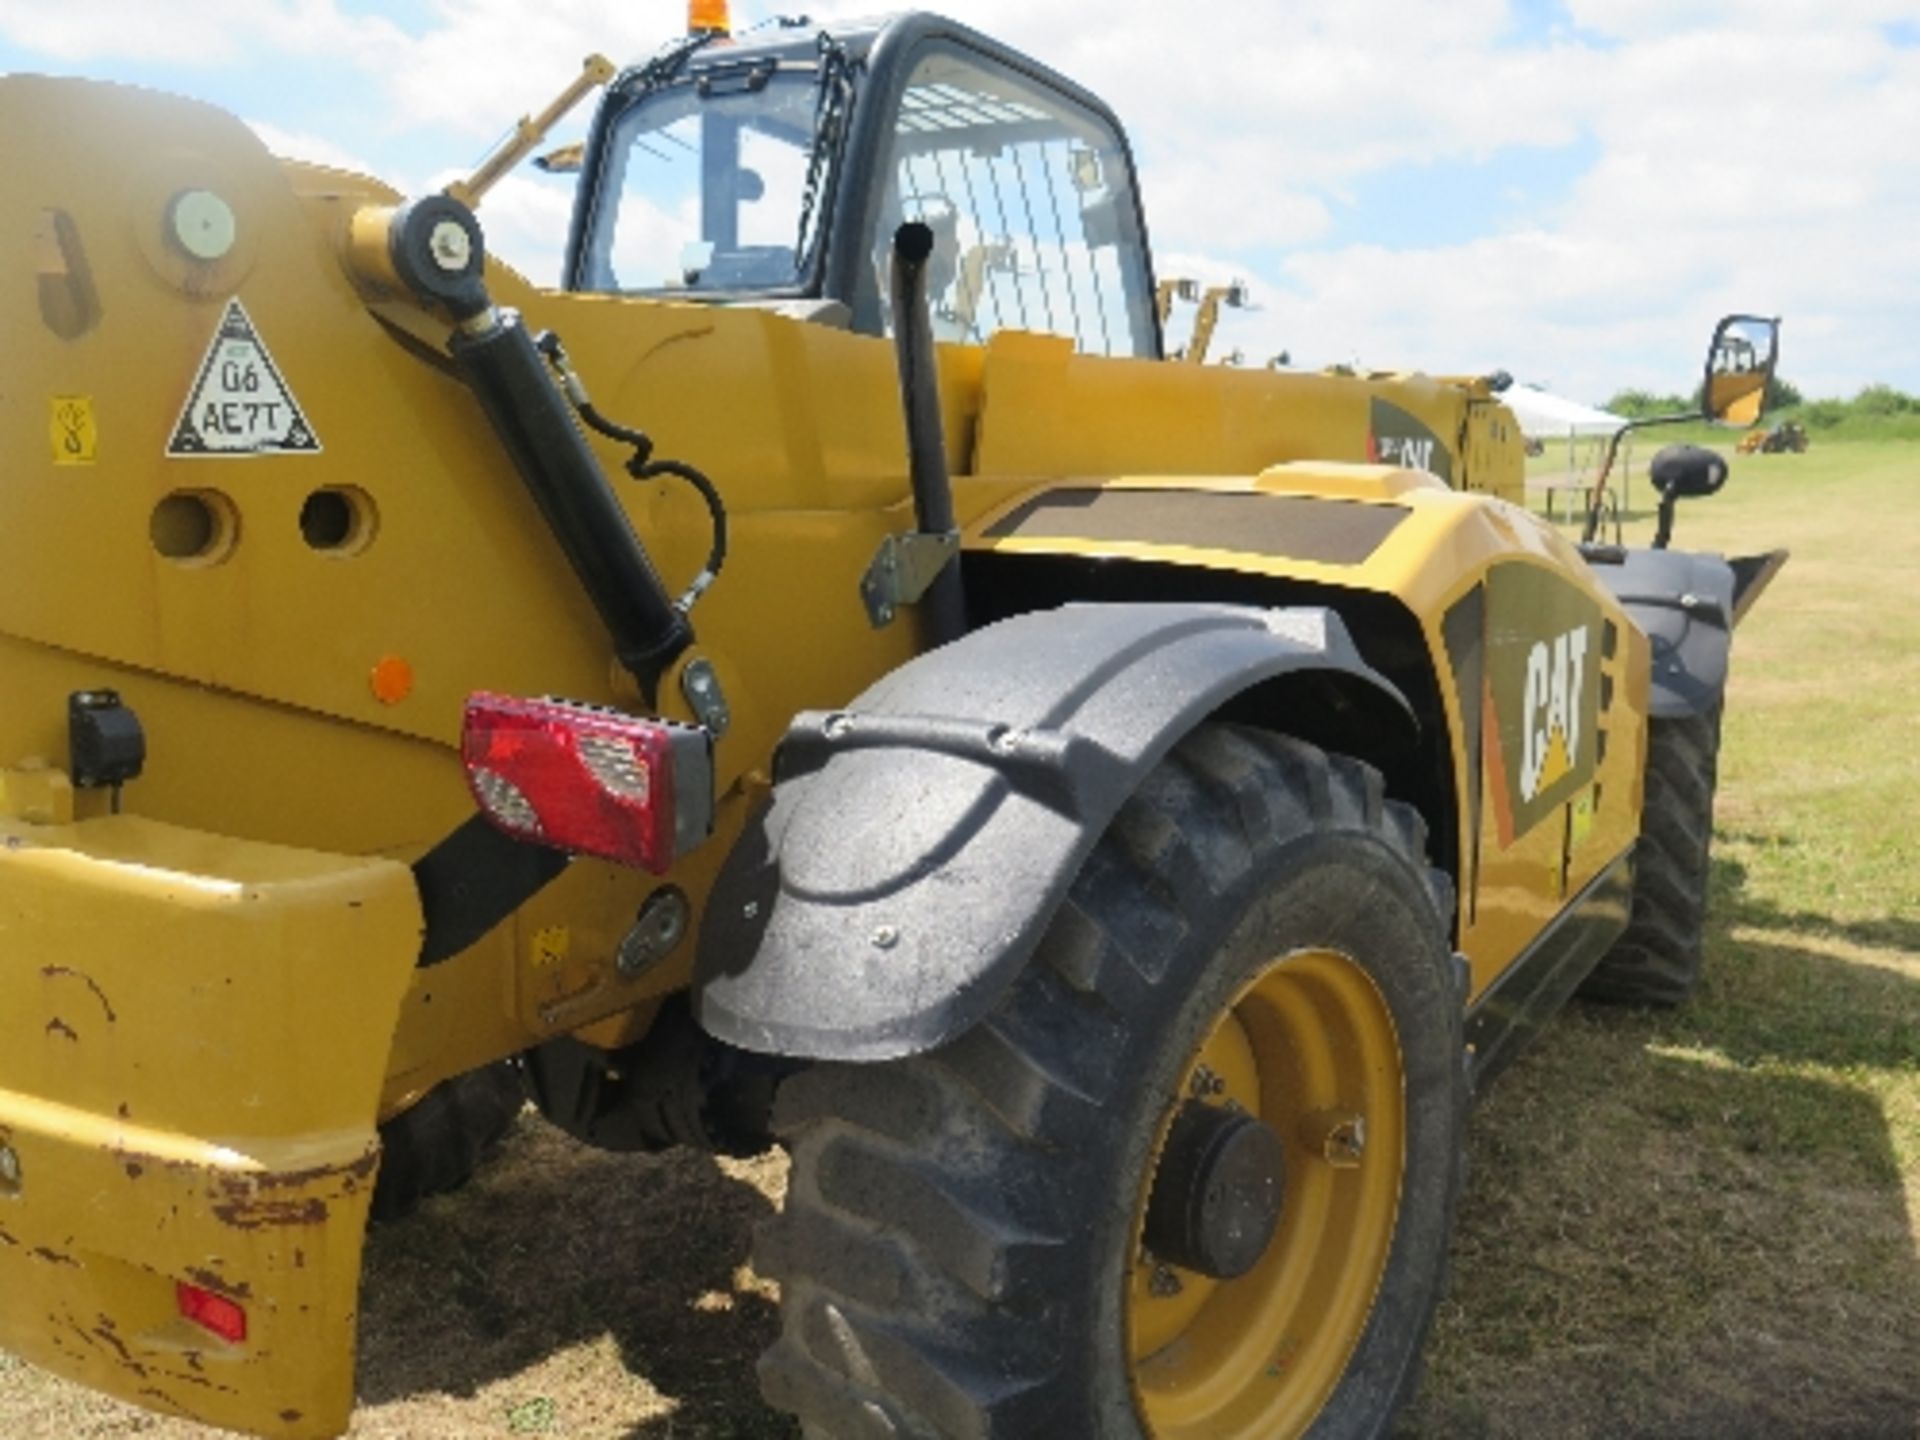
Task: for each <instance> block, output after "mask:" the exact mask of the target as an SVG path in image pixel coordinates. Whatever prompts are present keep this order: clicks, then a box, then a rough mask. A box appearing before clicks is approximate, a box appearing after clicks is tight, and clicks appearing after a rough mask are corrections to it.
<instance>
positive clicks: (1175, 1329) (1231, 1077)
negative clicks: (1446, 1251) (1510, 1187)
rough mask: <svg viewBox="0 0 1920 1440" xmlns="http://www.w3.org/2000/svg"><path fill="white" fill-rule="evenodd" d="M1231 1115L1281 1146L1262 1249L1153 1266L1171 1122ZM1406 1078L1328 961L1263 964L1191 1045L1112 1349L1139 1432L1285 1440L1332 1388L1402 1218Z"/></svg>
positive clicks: (1356, 984) (1351, 980) (1162, 1438)
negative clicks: (1185, 1266)
mask: <svg viewBox="0 0 1920 1440" xmlns="http://www.w3.org/2000/svg"><path fill="white" fill-rule="evenodd" d="M1190 1098H1198V1099H1201V1100H1203V1101H1205V1102H1206V1103H1209V1104H1219V1105H1228V1104H1230V1105H1235V1106H1238V1107H1239V1108H1241V1109H1243V1110H1245V1111H1246V1112H1247V1113H1249V1114H1251V1115H1253V1116H1255V1117H1257V1118H1258V1119H1260V1120H1261V1121H1262V1122H1264V1123H1265V1124H1267V1125H1268V1126H1270V1127H1271V1128H1272V1129H1273V1131H1274V1132H1275V1133H1276V1134H1277V1135H1278V1136H1279V1137H1280V1139H1281V1142H1282V1144H1283V1145H1284V1146H1285V1150H1286V1178H1285V1198H1284V1202H1283V1204H1282V1207H1281V1211H1280V1218H1279V1222H1278V1224H1277V1225H1276V1227H1275V1230H1274V1234H1273V1239H1272V1242H1271V1243H1270V1244H1269V1245H1268V1246H1267V1249H1266V1253H1265V1254H1264V1255H1263V1256H1262V1257H1261V1259H1260V1261H1259V1263H1258V1264H1257V1265H1256V1266H1255V1267H1254V1268H1253V1269H1252V1270H1251V1271H1249V1272H1248V1273H1247V1274H1245V1275H1243V1276H1241V1277H1240V1278H1238V1279H1235V1280H1214V1279H1210V1278H1209V1277H1207V1276H1205V1275H1200V1274H1197V1273H1195V1272H1193V1271H1190V1270H1182V1269H1177V1268H1175V1267H1173V1266H1170V1265H1167V1264H1165V1263H1162V1262H1159V1261H1156V1260H1155V1259H1154V1257H1152V1256H1151V1255H1150V1254H1148V1253H1147V1252H1146V1250H1145V1249H1144V1247H1143V1244H1142V1242H1141V1226H1142V1221H1143V1217H1144V1215H1145V1212H1146V1198H1147V1195H1148V1194H1149V1193H1150V1192H1151V1188H1152V1184H1153V1178H1154V1171H1155V1170H1156V1169H1157V1168H1158V1163H1159V1155H1160V1147H1161V1146H1163V1145H1164V1144H1165V1143H1166V1137H1167V1131H1168V1128H1169V1125H1170V1123H1171V1117H1172V1114H1173V1112H1174V1111H1175V1110H1176V1109H1177V1108H1178V1107H1179V1106H1180V1104H1182V1103H1183V1102H1184V1101H1186V1100H1188V1099H1190ZM1405 1154H1406V1083H1405V1078H1404V1070H1403V1067H1402V1064H1401V1058H1400V1042H1399V1037H1398V1034H1397V1032H1396V1031H1395V1029H1394V1025H1393V1017H1392V1015H1391V1014H1390V1013H1389V1012H1388V1010H1387V1005H1386V1001H1385V999H1384V998H1383V997H1382V996H1381V994H1380V991H1379V988H1378V987H1377V986H1376V985H1375V984H1374V983H1373V981H1372V979H1371V978H1370V977H1369V976H1368V975H1367V973H1366V972H1365V971H1364V970H1362V969H1361V968H1360V967H1359V966H1358V965H1356V964H1355V963H1354V962H1353V961H1352V960H1351V959H1349V958H1348V957H1346V956H1344V955H1340V954H1337V953H1335V952H1332V951H1325V950H1310V951H1300V952H1296V953H1294V954H1291V955H1287V956H1285V957H1283V958H1281V959H1279V960H1276V961H1274V962H1273V963H1272V964H1270V965H1269V966H1268V967H1267V968H1266V969H1265V970H1263V971H1262V972H1261V973H1260V974H1259V975H1258V976H1256V977H1255V978H1254V979H1253V981H1252V982H1251V983H1250V984H1248V985H1247V986H1246V988H1245V989H1243V990H1242V991H1241V992H1240V993H1239V995H1238V996H1237V997H1235V999H1234V1002H1233V1004H1232V1005H1231V1006H1229V1007H1228V1009H1227V1010H1226V1011H1225V1012H1223V1013H1222V1015H1221V1017H1220V1019H1219V1022H1218V1023H1217V1024H1216V1025H1215V1026H1214V1027H1213V1030H1212V1031H1211V1032H1210V1033H1209V1034H1208V1035H1207V1037H1206V1039H1205V1040H1204V1041H1203V1043H1202V1044H1201V1046H1200V1049H1199V1050H1198V1052H1197V1053H1196V1054H1195V1055H1194V1056H1193V1058H1192V1060H1191V1062H1190V1063H1189V1065H1188V1067H1187V1069H1186V1072H1185V1073H1184V1074H1183V1076H1182V1077H1181V1086H1180V1090H1179V1093H1178V1094H1176V1095H1173V1096H1169V1097H1168V1107H1167V1118H1166V1119H1164V1120H1163V1121H1162V1123H1161V1130H1160V1135H1159V1138H1158V1141H1157V1142H1156V1144H1155V1149H1154V1156H1153V1163H1152V1164H1151V1165H1150V1166H1149V1167H1148V1174H1147V1177H1146V1183H1145V1184H1144V1185H1143V1186H1142V1187H1141V1193H1140V1196H1139V1197H1138V1200H1137V1202H1136V1206H1135V1217H1134V1230H1133V1238H1134V1246H1133V1255H1134V1257H1135V1260H1134V1267H1133V1273H1132V1276H1131V1277H1130V1283H1129V1290H1128V1295H1127V1343H1128V1348H1129V1354H1130V1357H1131V1361H1132V1374H1133V1386H1134V1392H1135V1396H1136V1399H1137V1401H1138V1404H1139V1407H1140V1412H1141V1416H1142V1418H1143V1419H1144V1420H1145V1422H1146V1427H1147V1430H1148V1433H1149V1434H1151V1435H1152V1436H1153V1437H1154V1440H1201V1437H1205V1440H1231V1437H1236V1436H1245V1437H1248V1440H1254V1437H1258V1440H1269V1437H1276V1436H1285V1435H1298V1434H1300V1433H1301V1432H1303V1431H1304V1430H1305V1429H1306V1428H1307V1427H1308V1426H1309V1425H1310V1424H1312V1423H1313V1419H1314V1417H1315V1416H1316V1415H1318V1414H1319V1413H1320V1411H1321V1409H1322V1408H1323V1407H1324V1406H1325V1405H1326V1403H1327V1399H1328V1397H1329V1396H1331V1395H1332V1394H1333V1391H1334V1387H1335V1386H1336V1385H1337V1384H1338V1383H1339V1380H1340V1376H1341V1374H1342V1373H1343V1372H1344V1371H1345V1370H1346V1367H1347V1362H1348V1361H1349V1360H1350V1359H1351V1358H1352V1355H1353V1351H1354V1347H1355V1346H1356V1345H1357V1344H1358V1343H1359V1341H1360V1336H1361V1334H1362V1333H1363V1332H1364V1331H1365V1329H1366V1324H1367V1317H1368V1315H1369V1314H1371V1312H1372V1310H1373V1300H1374V1295H1375V1293H1376V1292H1377V1291H1378V1289H1379V1287H1380V1275H1381V1272H1382V1271H1383V1270H1384V1269H1385V1267H1386V1262H1387V1252H1388V1249H1389V1247H1390V1246H1391V1243H1392V1240H1393V1232H1394V1225H1395V1222H1396V1219H1397V1217H1398V1215H1399V1210H1400V1185H1401V1174H1402V1171H1403V1169H1404V1165H1405Z"/></svg>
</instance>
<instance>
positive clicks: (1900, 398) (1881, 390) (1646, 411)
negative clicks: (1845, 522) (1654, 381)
mask: <svg viewBox="0 0 1920 1440" xmlns="http://www.w3.org/2000/svg"><path fill="white" fill-rule="evenodd" d="M1606 408H1607V409H1609V410H1611V411H1612V412H1613V413H1614V414H1616V415H1624V416H1627V417H1628V418H1629V419H1633V420H1642V419H1645V418H1646V417H1648V416H1650V415H1676V414H1680V413H1682V412H1685V411H1695V412H1697V411H1698V410H1699V408H1700V391H1699V389H1698V388H1696V389H1695V390H1694V393H1693V398H1692V399H1691V400H1689V399H1687V398H1686V397H1684V396H1681V395H1660V394H1656V393H1655V392H1653V391H1651V390H1622V391H1620V392H1619V393H1618V394H1616V395H1615V396H1614V397H1613V398H1612V399H1611V400H1609V401H1607V406H1606ZM1767 420H1768V421H1769V422H1770V423H1777V422H1780V421H1784V420H1793V421H1797V422H1799V423H1800V424H1802V425H1805V426H1806V427H1807V428H1808V429H1810V430H1841V429H1845V430H1853V431H1861V432H1872V433H1876V434H1886V433H1889V432H1895V433H1899V434H1907V433H1909V432H1914V433H1920V396H1916V395H1909V394H1907V393H1906V392H1905V391H1903V390H1896V389H1895V388H1894V387H1893V386H1891V385H1878V384H1876V385H1869V386H1867V387H1866V388H1865V389H1863V390H1861V391H1860V393H1859V394H1857V395H1855V396H1854V397H1853V398H1852V399H1851V400H1808V399H1807V398H1806V397H1805V396H1804V395H1802V394H1801V393H1800V389H1799V387H1798V386H1796V385H1794V384H1793V383H1792V382H1791V381H1789V380H1783V379H1781V378H1780V377H1779V376H1778V375H1776V376H1774V377H1773V379H1772V380H1770V381H1769V382H1768V383H1767Z"/></svg>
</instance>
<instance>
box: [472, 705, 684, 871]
mask: <svg viewBox="0 0 1920 1440" xmlns="http://www.w3.org/2000/svg"><path fill="white" fill-rule="evenodd" d="M460 753H461V758H462V759H463V760H464V761H465V763H466V767H467V783H468V785H469V786H470V787H471V788H472V790H473V796H474V799H476V800H478V801H479V802H480V808H481V809H482V810H483V811H485V812H486V814H487V817H488V818H489V819H490V820H492V821H493V823H494V824H495V825H497V826H499V828H500V829H502V830H504V831H506V832H507V833H508V834H509V835H513V836H516V837H517V838H519V839H522V840H532V841H535V842H537V843H539V844H542V845H550V846H552V847H553V848H555V849H557V850H570V851H575V852H578V853H580V854H584V855H597V856H599V857H600V858H601V859H603V860H615V861H618V862H620V863H621V864H623V865H636V866H639V867H640V868H641V869H643V870H651V871H653V872H654V873H655V874H662V873H664V872H665V871H666V870H667V869H668V868H669V867H670V866H671V865H672V864H673V861H674V858H675V857H676V856H678V855H680V854H682V853H683V852H685V851H686V850H688V849H690V848H692V846H694V845H695V844H698V843H699V842H700V841H701V840H702V839H704V838H705V837H706V835H707V832H708V831H709V830H710V829H711V828H712V822H713V745H712V740H711V738H710V737H709V736H708V734H707V732H706V731H705V730H702V729H700V728H698V727H697V726H692V725H676V724H673V723H671V722H668V721H664V720H649V719H643V718H640V717H637V716H633V715H624V714H621V713H619V712H618V711H613V710H601V709H596V708H594V707H592V706H588V705H575V704H571V703H569V702H568V701H565V700H521V699H516V698H514V697H513V696H510V695H490V694H485V693H481V694H477V695H473V696H471V697H469V698H468V700H467V712H466V720H465V723H464V725H463V727H462V733H461V739H460Z"/></svg>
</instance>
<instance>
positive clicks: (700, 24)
mask: <svg viewBox="0 0 1920 1440" xmlns="http://www.w3.org/2000/svg"><path fill="white" fill-rule="evenodd" d="M687 33H688V34H689V35H708V34H714V35H731V34H732V33H733V20H732V18H731V17H730V16H729V15H728V14H727V0H687Z"/></svg>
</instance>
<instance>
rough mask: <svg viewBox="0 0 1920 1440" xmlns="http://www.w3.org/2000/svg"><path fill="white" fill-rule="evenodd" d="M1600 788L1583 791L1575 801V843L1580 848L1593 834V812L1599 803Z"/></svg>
mask: <svg viewBox="0 0 1920 1440" xmlns="http://www.w3.org/2000/svg"><path fill="white" fill-rule="evenodd" d="M1599 788H1600V787H1599V786H1597V785H1596V786H1594V787H1593V788H1592V789H1589V790H1582V791H1581V792H1580V794H1579V795H1577V796H1575V797H1574V801H1573V820H1572V825H1573V843H1574V845H1575V846H1578V845H1579V844H1580V843H1581V842H1582V841H1584V840H1585V839H1586V838H1587V836H1589V835H1591V834H1592V833H1593V810H1594V806H1595V805H1596V804H1598V803H1599V798H1600V797H1599V794H1598V791H1599Z"/></svg>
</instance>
